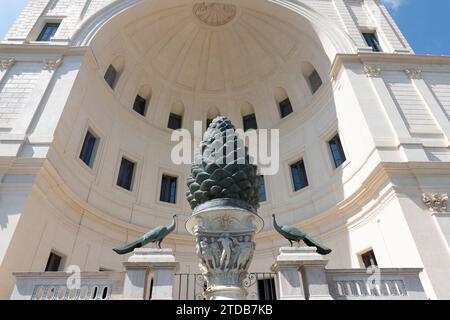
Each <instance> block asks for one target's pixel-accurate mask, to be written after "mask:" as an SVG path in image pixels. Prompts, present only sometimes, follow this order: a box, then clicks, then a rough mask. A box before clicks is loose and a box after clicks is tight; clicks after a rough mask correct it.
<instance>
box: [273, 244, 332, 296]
mask: <svg viewBox="0 0 450 320" xmlns="http://www.w3.org/2000/svg"><path fill="white" fill-rule="evenodd" d="M327 264H328V259H327V258H326V257H325V256H322V255H320V254H318V253H317V252H316V249H315V248H309V247H306V248H287V247H286V248H281V249H280V255H279V256H278V257H277V260H276V262H275V263H274V264H273V266H272V270H273V271H274V272H275V273H277V274H278V281H277V282H278V283H277V286H278V290H279V295H280V300H332V297H331V295H330V292H329V287H328V281H327V277H326V271H325V268H326V266H327Z"/></svg>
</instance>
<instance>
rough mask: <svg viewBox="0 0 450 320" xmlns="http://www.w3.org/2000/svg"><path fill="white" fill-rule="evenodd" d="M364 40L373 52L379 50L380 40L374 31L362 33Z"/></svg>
mask: <svg viewBox="0 0 450 320" xmlns="http://www.w3.org/2000/svg"><path fill="white" fill-rule="evenodd" d="M363 37H364V40H366V43H367V45H368V46H369V47H371V48H372V50H373V52H381V51H382V50H381V46H380V42H379V41H378V38H377V35H376V34H375V32H370V33H369V32H366V33H363Z"/></svg>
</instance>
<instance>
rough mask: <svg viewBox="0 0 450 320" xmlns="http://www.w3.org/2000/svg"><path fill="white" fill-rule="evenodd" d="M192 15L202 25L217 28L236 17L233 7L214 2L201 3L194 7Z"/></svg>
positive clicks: (235, 9)
mask: <svg viewBox="0 0 450 320" xmlns="http://www.w3.org/2000/svg"><path fill="white" fill-rule="evenodd" d="M193 12H194V15H195V16H196V17H197V18H198V19H199V20H200V21H202V22H203V23H205V24H207V25H209V26H213V27H219V26H223V25H226V24H227V23H229V22H230V21H231V20H233V19H234V18H235V17H236V13H237V8H236V6H235V5H232V4H227V3H216V2H201V3H197V4H195V5H194V10H193Z"/></svg>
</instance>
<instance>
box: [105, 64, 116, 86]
mask: <svg viewBox="0 0 450 320" xmlns="http://www.w3.org/2000/svg"><path fill="white" fill-rule="evenodd" d="M116 78H117V70H116V68H114V66H113V65H112V64H111V65H110V66H109V67H108V70H106V73H105V81H106V83H107V84H108V85H109V86H110V87H111V89H114V87H115V85H116Z"/></svg>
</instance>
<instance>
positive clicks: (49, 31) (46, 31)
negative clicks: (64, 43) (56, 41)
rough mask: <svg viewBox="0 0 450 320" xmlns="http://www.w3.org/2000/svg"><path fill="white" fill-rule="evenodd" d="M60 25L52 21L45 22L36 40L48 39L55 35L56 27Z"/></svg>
mask: <svg viewBox="0 0 450 320" xmlns="http://www.w3.org/2000/svg"><path fill="white" fill-rule="evenodd" d="M59 26H60V23H58V22H54V23H46V24H45V26H44V28H43V29H42V31H41V33H40V34H39V36H38V38H37V39H36V41H50V40H52V38H53V37H54V36H55V34H56V31H58V28H59Z"/></svg>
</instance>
